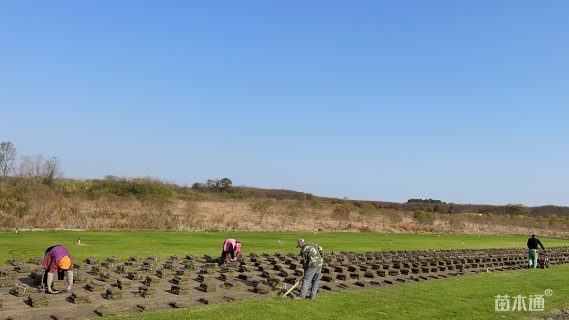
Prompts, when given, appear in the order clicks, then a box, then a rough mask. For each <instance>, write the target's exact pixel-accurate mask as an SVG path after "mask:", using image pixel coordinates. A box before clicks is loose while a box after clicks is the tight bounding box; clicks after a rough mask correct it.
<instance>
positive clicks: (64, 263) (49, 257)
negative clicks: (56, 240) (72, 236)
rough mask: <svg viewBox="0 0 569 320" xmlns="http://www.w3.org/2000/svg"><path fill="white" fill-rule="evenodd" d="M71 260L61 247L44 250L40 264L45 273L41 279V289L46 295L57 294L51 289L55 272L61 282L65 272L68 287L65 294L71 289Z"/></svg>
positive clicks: (69, 255)
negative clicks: (43, 289)
mask: <svg viewBox="0 0 569 320" xmlns="http://www.w3.org/2000/svg"><path fill="white" fill-rule="evenodd" d="M72 259H73V258H72V257H71V254H70V253H69V251H67V248H65V247H64V246H61V245H56V246H51V247H49V248H47V249H46V250H45V256H44V258H43V260H42V262H41V265H42V267H43V268H44V269H45V272H44V274H43V277H42V288H45V290H46V292H47V293H57V292H55V291H54V290H53V289H52V288H51V285H52V284H53V277H54V275H55V272H56V271H57V274H58V279H59V280H63V278H64V276H65V272H67V282H68V286H67V288H66V289H65V292H68V291H69V290H71V287H73V260H72Z"/></svg>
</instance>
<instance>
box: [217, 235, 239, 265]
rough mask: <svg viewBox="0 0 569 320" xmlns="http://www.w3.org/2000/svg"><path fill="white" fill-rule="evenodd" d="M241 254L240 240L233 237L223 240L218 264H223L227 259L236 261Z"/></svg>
mask: <svg viewBox="0 0 569 320" xmlns="http://www.w3.org/2000/svg"><path fill="white" fill-rule="evenodd" d="M240 256H241V242H239V241H237V240H235V239H227V240H225V242H223V250H222V251H221V258H220V259H219V264H220V265H221V264H224V263H225V262H229V261H236V260H237V258H238V257H240Z"/></svg>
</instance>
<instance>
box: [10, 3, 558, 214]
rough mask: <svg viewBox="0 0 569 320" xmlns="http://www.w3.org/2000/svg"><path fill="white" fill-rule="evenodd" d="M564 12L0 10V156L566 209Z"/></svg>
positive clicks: (452, 7)
mask: <svg viewBox="0 0 569 320" xmlns="http://www.w3.org/2000/svg"><path fill="white" fill-rule="evenodd" d="M568 16H569V2H567V1H547V2H535V1H280V2H278V1H56V2H48V1H6V0H5V1H1V2H0V118H1V120H0V141H12V142H13V143H14V144H15V145H16V148H17V149H18V155H19V156H26V155H35V154H41V155H43V156H44V157H51V156H57V157H58V158H59V160H60V162H61V164H62V169H63V172H64V174H65V176H66V177H70V178H102V177H104V176H106V175H115V176H120V177H144V176H150V177H154V178H158V179H162V180H164V181H168V182H174V183H177V184H181V185H184V184H187V185H191V184H192V183H194V182H205V181H206V180H207V179H209V178H223V177H229V178H231V179H232V180H233V182H234V184H236V185H246V186H254V187H261V188H279V189H280V188H283V189H293V190H298V191H303V192H308V193H312V194H315V195H320V196H332V197H340V198H343V197H347V198H350V199H363V200H381V201H396V202H405V201H406V200H407V199H409V198H433V199H441V200H443V201H446V202H455V203H477V204H506V203H521V204H525V205H528V206H535V205H544V204H555V205H569V171H568V170H567V163H569V150H568V143H567V138H568V137H569V129H568V125H567V120H568V119H569V105H568V103H569V86H568V85H569V59H568V58H567V57H569V41H567V39H568V38H569V19H567V17H568Z"/></svg>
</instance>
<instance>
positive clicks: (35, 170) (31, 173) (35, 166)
mask: <svg viewBox="0 0 569 320" xmlns="http://www.w3.org/2000/svg"><path fill="white" fill-rule="evenodd" d="M43 163H44V159H43V156H42V155H41V154H37V155H34V156H24V157H22V160H21V161H20V171H19V173H18V175H19V176H20V177H22V178H34V177H40V176H41V175H42V167H43Z"/></svg>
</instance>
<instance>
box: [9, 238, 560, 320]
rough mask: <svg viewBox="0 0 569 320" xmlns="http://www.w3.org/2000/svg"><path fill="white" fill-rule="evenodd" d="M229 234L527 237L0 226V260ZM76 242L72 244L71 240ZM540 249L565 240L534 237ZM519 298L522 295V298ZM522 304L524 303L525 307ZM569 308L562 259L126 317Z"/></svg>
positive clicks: (141, 250) (433, 245)
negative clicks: (59, 247) (540, 299)
mask: <svg viewBox="0 0 569 320" xmlns="http://www.w3.org/2000/svg"><path fill="white" fill-rule="evenodd" d="M228 237H234V238H237V239H239V240H241V241H242V242H243V250H244V253H245V254H247V252H256V253H262V252H297V250H298V249H296V248H295V244H296V243H295V240H296V239H297V238H299V237H302V238H305V239H306V240H307V241H309V242H317V243H318V244H320V245H321V246H323V247H324V249H325V250H326V251H356V252H363V251H376V250H413V249H451V248H501V247H504V248H511V247H519V248H520V249H522V250H525V243H526V241H527V238H528V237H527V236H477V235H448V234H441V235H438V234H374V233H316V234H315V233H278V232H262V233H251V232H235V233H222V232H214V233H212V232H208V233H205V232H193V233H184V232H144V231H132V232H93V231H88V232H77V231H42V232H23V233H19V234H15V233H13V232H12V233H9V232H1V233H0V246H1V247H2V250H1V251H0V259H1V262H2V263H4V264H5V261H6V259H8V258H10V257H15V256H20V257H23V258H28V257H32V256H37V257H39V256H42V254H43V251H44V250H45V248H46V247H48V246H50V245H53V244H63V245H66V246H67V247H68V248H69V249H70V251H71V253H72V254H73V255H74V258H75V259H76V261H82V260H83V259H84V258H86V257H88V256H97V257H100V258H105V257H108V256H117V257H119V258H122V259H125V258H128V257H130V256H135V255H136V256H140V257H147V256H151V255H157V256H161V257H168V256H170V255H185V254H188V253H192V254H194V255H196V256H201V255H203V254H206V253H207V254H212V255H218V254H219V253H220V251H221V245H222V243H223V240H224V239H225V238H228ZM79 239H80V240H81V245H78V240H79ZM541 241H542V242H543V244H544V245H545V247H546V249H547V248H548V247H553V246H567V245H569V241H567V240H561V239H547V238H541ZM546 289H551V290H553V295H552V296H548V297H544V304H545V306H544V311H534V312H531V311H510V312H496V311H495V296H496V295H506V294H507V295H509V296H511V297H515V296H518V295H522V296H525V297H529V296H530V295H540V294H544V292H545V290H546ZM526 303H527V302H526ZM526 307H527V306H526ZM568 307H569V265H563V266H554V267H552V268H551V269H549V270H541V269H537V270H519V271H510V272H496V273H484V274H477V275H471V276H463V277H456V278H450V279H444V280H429V281H424V282H417V283H411V284H405V285H395V286H386V287H382V288H378V289H365V290H358V291H350V292H343V293H322V294H320V295H319V297H318V299H316V300H314V301H311V300H294V301H286V300H284V299H282V298H270V299H260V300H254V301H242V302H233V303H231V304H216V305H211V306H204V307H199V308H191V309H189V310H172V311H159V312H150V313H144V314H140V315H137V316H136V317H131V318H132V319H134V318H136V319H139V318H140V319H157V320H161V319H267V318H272V319H304V318H310V319H418V318H419V319H420V318H422V319H497V318H500V319H501V318H505V319H529V318H544V317H546V316H550V315H553V314H555V313H557V312H559V309H562V308H568Z"/></svg>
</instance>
